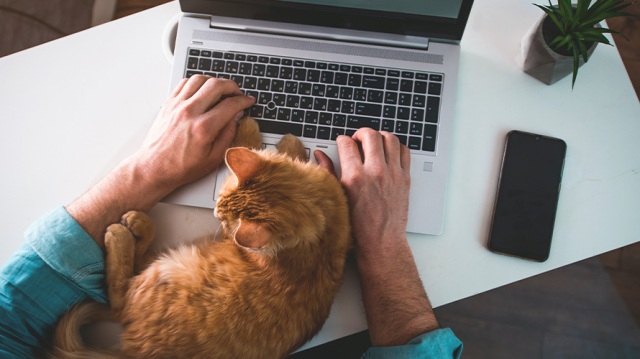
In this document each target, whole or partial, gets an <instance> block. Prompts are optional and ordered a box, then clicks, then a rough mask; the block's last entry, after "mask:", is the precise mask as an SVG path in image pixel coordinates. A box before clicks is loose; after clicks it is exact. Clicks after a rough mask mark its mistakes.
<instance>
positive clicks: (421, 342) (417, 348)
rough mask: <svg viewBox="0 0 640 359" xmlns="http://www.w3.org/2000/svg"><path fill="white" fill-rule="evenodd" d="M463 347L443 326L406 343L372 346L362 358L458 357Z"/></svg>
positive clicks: (442, 358) (435, 358)
mask: <svg viewBox="0 0 640 359" xmlns="http://www.w3.org/2000/svg"><path fill="white" fill-rule="evenodd" d="M462 347H463V346H462V342H461V341H460V340H459V339H458V338H457V337H456V336H455V334H453V331H452V330H451V329H449V328H443V329H437V330H434V331H431V332H428V333H425V334H422V335H419V336H417V337H415V338H413V339H412V340H411V341H410V342H409V343H407V344H405V345H398V346H392V347H371V348H369V350H367V351H366V352H365V353H364V354H362V357H361V359H388V358H394V359H416V358H429V359H444V358H455V359H458V358H460V356H461V355H462Z"/></svg>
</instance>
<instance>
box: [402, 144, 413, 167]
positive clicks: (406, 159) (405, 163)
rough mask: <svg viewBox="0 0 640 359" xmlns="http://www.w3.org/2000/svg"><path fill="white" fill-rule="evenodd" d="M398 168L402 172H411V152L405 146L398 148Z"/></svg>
mask: <svg viewBox="0 0 640 359" xmlns="http://www.w3.org/2000/svg"><path fill="white" fill-rule="evenodd" d="M400 166H402V169H403V170H404V172H410V170H411V150H409V147H407V146H400Z"/></svg>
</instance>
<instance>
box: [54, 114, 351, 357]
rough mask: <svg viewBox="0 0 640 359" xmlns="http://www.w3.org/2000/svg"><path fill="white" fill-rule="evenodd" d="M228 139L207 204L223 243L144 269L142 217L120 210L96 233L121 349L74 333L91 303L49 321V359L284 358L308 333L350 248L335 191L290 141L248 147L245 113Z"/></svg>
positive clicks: (176, 253)
mask: <svg viewBox="0 0 640 359" xmlns="http://www.w3.org/2000/svg"><path fill="white" fill-rule="evenodd" d="M234 145H236V146H244V147H234V148H230V149H229V150H228V151H227V153H226V163H227V165H228V167H229V168H230V170H231V171H232V173H233V175H232V176H230V177H229V179H228V180H227V182H226V184H225V186H224V188H223V190H222V191H221V192H220V196H219V199H218V202H217V204H216V210H215V214H216V216H217V217H218V218H219V219H220V222H221V224H222V228H223V233H224V239H222V240H214V239H209V240H206V241H202V242H200V243H197V244H190V245H184V246H182V247H179V248H177V249H174V250H171V251H169V252H168V253H166V254H163V255H161V256H160V257H159V258H157V259H155V260H153V261H152V262H151V263H150V264H148V266H147V265H145V262H146V259H145V254H146V251H147V248H148V246H149V243H150V242H151V240H152V239H153V235H154V226H153V223H152V221H151V219H150V218H149V217H147V216H146V215H145V214H143V213H140V212H129V213H127V214H125V215H124V216H123V217H122V223H120V224H113V225H111V226H109V228H108V230H107V233H106V236H105V246H106V263H105V264H106V281H107V288H108V296H109V301H110V305H111V310H112V315H113V316H114V317H115V319H116V320H117V321H118V322H119V323H120V324H121V325H122V326H123V333H122V336H121V351H120V352H118V353H107V352H101V354H100V353H98V352H97V351H96V350H94V349H91V348H86V347H84V345H83V344H82V343H81V340H78V338H79V333H78V331H79V327H80V325H82V324H84V323H86V322H87V321H91V320H92V318H91V317H96V316H98V317H99V314H96V313H97V312H96V311H94V309H92V308H88V306H89V305H93V306H95V303H91V304H80V305H79V306H78V307H76V308H75V309H73V310H72V311H70V312H69V313H67V314H66V315H65V317H64V318H63V319H62V320H61V321H60V323H59V324H58V327H57V328H56V339H55V342H56V343H55V347H54V350H53V352H52V357H55V358H81V357H87V358H89V357H91V358H97V357H101V356H104V357H130V358H208V359H212V358H226V359H228V358H243V359H248V358H267V359H271V358H283V357H285V356H287V355H288V354H289V353H291V352H292V351H293V350H295V349H296V348H298V347H299V346H301V345H302V344H304V343H305V342H306V341H308V340H309V339H310V338H311V337H312V336H313V335H315V334H316V333H317V332H318V330H319V329H320V328H321V327H322V325H323V323H324V322H325V320H326V318H327V316H328V315H329V309H330V307H331V304H332V302H333V298H334V296H335V294H336V292H337V291H338V288H339V286H340V284H341V282H342V278H343V273H344V267H345V260H346V256H347V251H348V250H349V248H350V246H351V230H350V224H349V213H348V206H347V199H346V196H345V193H344V191H343V189H342V187H341V185H340V183H339V182H338V180H337V179H336V178H335V177H334V176H333V175H331V174H330V173H329V172H328V171H326V170H324V169H323V168H320V167H318V166H317V165H315V164H312V163H309V162H307V155H306V151H305V149H304V147H303V146H302V143H301V142H300V141H299V140H298V139H297V138H295V137H294V136H291V135H287V136H285V137H283V138H282V140H281V141H280V143H279V144H278V146H277V148H278V152H275V151H269V150H257V149H258V148H260V147H261V145H262V144H261V139H260V133H259V130H258V125H257V123H256V122H255V121H254V120H252V119H248V118H247V119H243V120H242V121H241V122H240V123H239V125H238V132H237V134H236V139H235V141H234ZM245 147H249V148H253V150H250V149H248V148H245ZM143 269H144V270H143ZM140 270H142V271H141V272H140V274H138V275H135V273H136V272H138V271H140ZM83 307H84V309H83ZM87 312H90V313H87Z"/></svg>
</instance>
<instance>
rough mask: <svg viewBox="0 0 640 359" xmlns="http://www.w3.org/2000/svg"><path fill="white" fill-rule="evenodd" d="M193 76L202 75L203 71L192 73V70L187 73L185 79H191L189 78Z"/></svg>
mask: <svg viewBox="0 0 640 359" xmlns="http://www.w3.org/2000/svg"><path fill="white" fill-rule="evenodd" d="M193 75H202V71H191V70H189V71H187V75H186V76H185V77H187V78H189V77H191V76H193Z"/></svg>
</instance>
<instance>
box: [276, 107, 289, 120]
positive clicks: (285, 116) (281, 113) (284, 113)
mask: <svg viewBox="0 0 640 359" xmlns="http://www.w3.org/2000/svg"><path fill="white" fill-rule="evenodd" d="M290 119H291V110H290V109H288V108H279V109H278V120H280V121H289V120H290Z"/></svg>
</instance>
